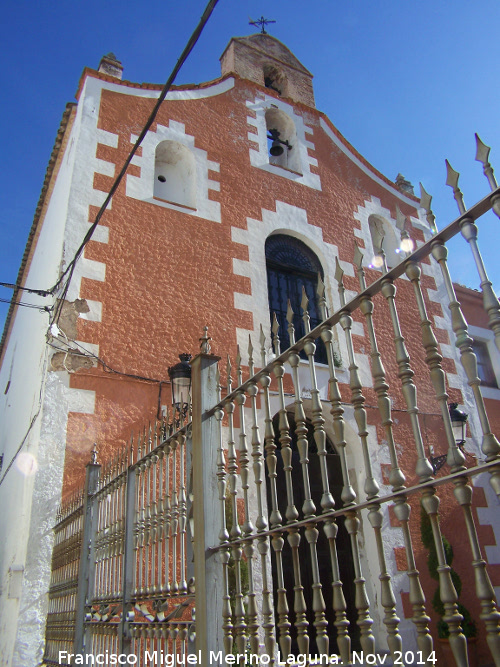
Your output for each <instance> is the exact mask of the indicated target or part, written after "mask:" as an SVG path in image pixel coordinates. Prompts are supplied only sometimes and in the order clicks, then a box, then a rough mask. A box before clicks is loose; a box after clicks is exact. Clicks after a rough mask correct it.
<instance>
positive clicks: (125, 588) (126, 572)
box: [120, 466, 136, 655]
mask: <svg viewBox="0 0 500 667" xmlns="http://www.w3.org/2000/svg"><path fill="white" fill-rule="evenodd" d="M135 492H136V469H135V468H134V467H132V466H130V467H129V469H128V470H127V489H126V507H125V536H124V545H123V546H124V549H123V573H122V592H123V598H122V617H121V622H120V653H121V654H124V655H129V654H130V653H131V643H132V637H131V634H130V625H129V621H130V620H131V615H130V610H129V606H130V598H131V597H132V589H133V586H134V570H135V567H136V562H135V558H134V553H135V552H134V527H135Z"/></svg>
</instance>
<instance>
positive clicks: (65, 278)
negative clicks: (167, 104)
mask: <svg viewBox="0 0 500 667" xmlns="http://www.w3.org/2000/svg"><path fill="white" fill-rule="evenodd" d="M218 1H219V0H210V1H209V2H208V4H207V6H206V7H205V11H204V12H203V14H202V16H201V18H200V20H199V22H198V25H197V26H196V28H195V30H194V31H193V33H192V35H191V37H190V38H189V40H188V42H187V44H186V46H185V47H184V50H183V51H182V53H181V55H180V57H179V59H178V60H177V63H176V64H175V67H174V68H173V70H172V72H171V74H170V76H169V77H168V79H167V81H166V83H165V85H164V86H163V88H162V91H161V93H160V96H159V97H158V99H157V101H156V104H155V106H154V107H153V110H152V112H151V114H150V116H149V118H148V119H147V121H146V124H145V125H144V127H143V129H142V131H141V133H140V135H139V137H138V138H137V140H136V142H135V144H134V146H133V147H132V150H131V151H130V153H129V155H128V157H127V159H126V160H125V162H124V164H123V166H122V168H121V170H120V172H119V173H118V176H117V177H116V178H115V180H114V182H113V185H112V186H111V189H110V190H109V192H108V194H107V196H106V199H105V200H104V202H103V204H102V205H101V208H100V209H99V211H98V212H97V215H96V217H95V219H94V222H93V223H92V225H91V226H90V228H89V230H88V231H87V233H86V234H85V236H84V238H83V241H82V242H81V244H80V246H79V248H78V249H77V251H76V253H75V255H74V257H73V259H72V260H71V261H70V262H69V264H68V266H67V267H66V269H65V270H64V271H63V273H62V274H61V275H60V277H59V279H58V280H57V282H56V283H55V285H54V286H53V287H51V288H50V289H48V290H35V289H31V288H30V289H28V288H24V287H22V286H21V285H14V284H12V283H0V286H3V287H10V288H12V289H21V290H25V291H29V292H32V293H34V294H40V295H41V296H53V295H54V294H55V293H56V292H57V290H58V289H59V287H60V286H61V285H62V284H63V282H64V286H63V289H62V293H61V296H60V298H59V304H58V306H57V308H56V311H55V313H54V317H53V320H52V321H55V322H57V321H58V320H59V317H60V314H61V309H62V303H63V302H64V299H65V298H66V295H67V293H68V289H69V284H70V282H71V279H72V277H73V273H74V269H75V265H76V263H77V261H78V259H79V258H80V256H81V255H82V253H83V250H84V248H85V246H86V245H87V243H88V242H89V241H90V239H91V238H92V235H93V233H94V231H95V228H96V227H97V225H98V224H99V221H100V220H101V218H102V216H103V215H104V212H105V211H106V209H107V207H108V205H109V203H110V201H111V199H112V198H113V195H114V194H115V192H116V190H117V189H118V187H119V185H120V183H121V181H122V180H123V177H124V176H125V173H126V171H127V169H128V166H129V165H130V163H131V161H132V159H133V157H134V155H135V154H136V152H137V149H138V148H139V146H140V145H141V143H142V141H143V139H144V137H145V136H146V134H147V132H148V130H149V128H150V127H151V125H152V124H153V122H154V120H155V118H156V116H157V114H158V111H159V109H160V106H161V104H162V102H163V101H164V100H165V98H166V96H167V93H168V91H169V90H170V88H171V86H172V84H173V82H174V81H175V78H176V77H177V74H178V73H179V71H180V69H181V67H182V65H183V64H184V63H185V61H186V59H187V58H188V56H189V54H190V53H191V51H192V50H193V48H194V46H195V45H196V43H197V41H198V39H199V37H200V35H201V33H202V31H203V29H204V27H205V25H206V23H207V22H208V19H209V18H210V16H211V14H212V12H213V10H214V9H215V6H216V5H217V3H218Z"/></svg>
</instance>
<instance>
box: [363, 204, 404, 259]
mask: <svg viewBox="0 0 500 667" xmlns="http://www.w3.org/2000/svg"><path fill="white" fill-rule="evenodd" d="M368 225H369V227H370V236H371V238H372V245H373V260H372V265H373V266H375V267H377V268H381V267H382V261H381V259H379V260H377V258H380V254H381V250H383V251H384V254H385V259H386V262H387V267H388V268H389V269H391V268H392V267H393V266H396V264H399V262H400V261H401V259H402V258H401V257H400V256H399V254H398V252H399V245H400V244H399V242H398V238H397V236H396V232H395V231H394V229H393V227H392V225H391V223H390V222H389V220H386V219H385V218H383V217H382V216H381V215H370V217H369V218H368Z"/></svg>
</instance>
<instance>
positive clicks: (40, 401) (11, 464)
mask: <svg viewBox="0 0 500 667" xmlns="http://www.w3.org/2000/svg"><path fill="white" fill-rule="evenodd" d="M47 360H48V354H46V355H45V361H44V365H43V371H42V378H44V377H45V372H46V370H47ZM44 388H45V382H43V381H42V382H40V394H39V396H38V407H37V411H36V413H35V414H34V415H33V417H32V419H31V422H30V425H29V426H28V430H27V431H26V434H25V436H24V438H23V439H22V441H21V444H20V445H19V447H18V448H17V450H16V453H15V454H14V456H13V457H12V458H11V460H10V463H9V465H8V466H7V468H6V469H5V472H4V474H3V475H2V478H1V479H0V485H1V484H2V482H3V480H4V479H5V478H6V476H7V473H8V472H9V470H10V469H11V468H12V466H13V465H14V462H15V460H16V459H17V457H18V456H19V454H20V453H21V450H22V448H23V447H24V443H25V442H26V440H27V439H28V436H29V434H30V433H31V429H32V428H33V426H34V425H35V422H36V420H37V419H38V417H39V415H40V412H41V411H42V396H43V390H44Z"/></svg>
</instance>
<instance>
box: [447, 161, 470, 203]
mask: <svg viewBox="0 0 500 667" xmlns="http://www.w3.org/2000/svg"><path fill="white" fill-rule="evenodd" d="M445 163H446V185H449V186H450V188H453V196H454V197H455V201H456V202H457V206H458V210H459V211H460V213H465V210H466V209H465V203H464V196H463V194H462V191H461V190H460V188H459V187H458V179H459V177H460V174H459V173H458V171H455V170H454V169H453V167H452V166H451V164H450V163H449V162H448V160H445Z"/></svg>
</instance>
